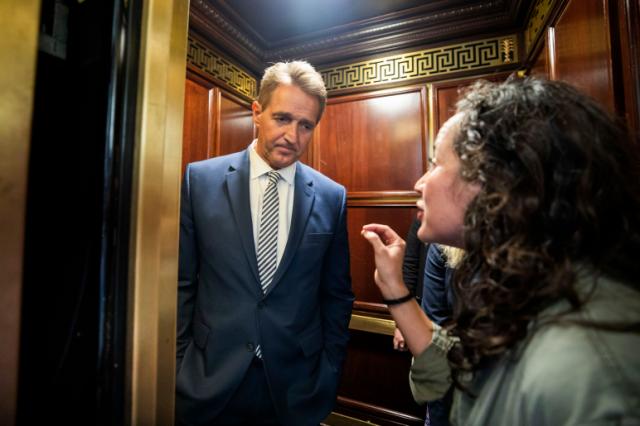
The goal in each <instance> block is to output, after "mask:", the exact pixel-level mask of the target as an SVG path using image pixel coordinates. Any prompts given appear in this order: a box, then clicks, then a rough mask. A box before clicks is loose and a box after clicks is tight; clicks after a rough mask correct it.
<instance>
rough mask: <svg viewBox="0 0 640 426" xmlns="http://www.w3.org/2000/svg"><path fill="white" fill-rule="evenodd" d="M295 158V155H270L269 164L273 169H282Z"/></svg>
mask: <svg viewBox="0 0 640 426" xmlns="http://www.w3.org/2000/svg"><path fill="white" fill-rule="evenodd" d="M297 159H298V158H297V157H296V156H295V155H275V156H273V157H271V161H270V163H269V165H270V166H271V167H273V168H274V169H284V168H285V167H287V166H290V165H291V164H293V163H295V162H296V160H297Z"/></svg>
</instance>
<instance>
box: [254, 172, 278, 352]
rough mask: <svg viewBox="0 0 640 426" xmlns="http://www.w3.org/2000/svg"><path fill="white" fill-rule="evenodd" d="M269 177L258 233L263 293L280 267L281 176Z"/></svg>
mask: <svg viewBox="0 0 640 426" xmlns="http://www.w3.org/2000/svg"><path fill="white" fill-rule="evenodd" d="M267 177H268V178H269V183H268V184H267V189H266V190H265V191H264V195H263V197H262V211H261V212H260V230H259V232H258V275H259V277H260V286H261V287H262V292H263V293H266V292H267V288H268V287H269V285H270V284H271V281H273V276H274V275H275V273H276V268H277V266H278V222H279V221H280V199H279V198H278V180H279V179H280V174H279V173H278V172H274V171H270V172H269V173H267ZM255 354H256V356H257V357H258V358H260V359H262V349H261V348H260V345H256V350H255Z"/></svg>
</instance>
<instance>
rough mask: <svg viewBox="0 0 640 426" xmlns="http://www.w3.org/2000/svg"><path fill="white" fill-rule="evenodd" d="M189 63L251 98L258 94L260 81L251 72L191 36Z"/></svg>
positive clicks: (188, 53)
mask: <svg viewBox="0 0 640 426" xmlns="http://www.w3.org/2000/svg"><path fill="white" fill-rule="evenodd" d="M187 63H189V64H191V65H193V66H195V67H197V68H198V69H200V70H201V71H203V72H204V73H206V74H208V75H210V76H212V77H214V78H216V79H218V80H222V81H223V82H224V83H225V84H227V85H228V86H229V87H230V88H231V89H233V90H235V91H237V92H238V93H241V94H243V95H245V96H249V97H250V98H255V97H256V96H257V95H258V82H257V80H256V79H255V78H254V77H253V76H251V74H249V73H248V72H247V71H245V70H244V69H242V67H240V65H237V64H235V63H233V62H232V61H230V60H228V59H227V58H224V57H223V56H222V55H220V54H219V53H218V52H216V51H214V50H212V49H210V48H209V47H207V46H205V45H204V44H203V43H201V42H200V41H198V40H195V39H194V38H192V37H191V36H189V46H188V48H187Z"/></svg>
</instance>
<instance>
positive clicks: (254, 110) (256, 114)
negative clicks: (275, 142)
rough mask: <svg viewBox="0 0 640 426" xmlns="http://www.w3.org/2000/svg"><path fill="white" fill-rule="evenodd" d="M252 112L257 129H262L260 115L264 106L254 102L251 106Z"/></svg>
mask: <svg viewBox="0 0 640 426" xmlns="http://www.w3.org/2000/svg"><path fill="white" fill-rule="evenodd" d="M251 112H252V114H253V122H254V123H255V125H256V127H260V114H262V106H261V105H260V103H259V102H258V101H253V103H252V104H251Z"/></svg>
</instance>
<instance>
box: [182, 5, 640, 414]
mask: <svg viewBox="0 0 640 426" xmlns="http://www.w3.org/2000/svg"><path fill="white" fill-rule="evenodd" d="M554 5H555V6H554V8H555V9H554V12H553V13H552V14H550V15H549V16H550V17H549V19H548V21H549V22H547V25H545V28H544V29H543V30H542V31H541V38H540V39H539V40H540V41H538V42H537V43H536V44H534V46H533V47H532V50H531V52H530V54H529V55H528V59H526V60H525V61H524V62H523V64H524V65H525V66H526V68H527V71H528V72H530V73H531V74H540V75H544V76H547V77H549V78H552V79H563V80H567V81H569V82H571V83H573V84H575V85H577V86H579V87H580V88H581V89H582V90H583V91H585V92H587V93H589V94H591V95H592V96H594V97H595V98H596V99H598V100H600V101H601V102H602V103H603V104H604V105H605V106H606V107H607V108H609V109H610V110H611V111H615V112H617V113H619V114H624V115H626V116H627V119H628V120H629V122H630V123H631V124H632V125H635V126H636V129H638V127H637V125H638V122H639V121H640V120H639V119H638V118H637V114H638V113H637V111H638V108H637V106H638V98H639V96H638V84H639V83H638V75H639V74H638V61H639V60H638V58H637V53H638V41H639V40H638V33H639V32H640V30H638V22H637V16H638V10H639V9H640V1H638V0H617V1H616V0H558V1H557V2H554ZM479 36H480V35H479ZM634 52H635V53H634ZM634 55H635V56H634ZM235 59H236V60H237V61H238V62H239V63H242V58H235ZM355 59H356V58H354V61H355ZM196 71H197V70H194V69H193V68H192V67H191V65H190V69H189V72H188V73H187V82H186V96H185V98H186V99H185V124H184V137H185V142H184V158H183V164H186V163H188V162H190V161H196V160H201V159H205V158H209V157H213V156H217V155H222V154H226V153H230V152H235V151H239V150H241V149H244V148H245V147H246V146H247V145H248V143H249V142H250V141H251V139H252V138H253V137H254V127H253V123H252V120H251V107H250V100H249V99H248V98H247V97H246V96H244V95H241V94H237V93H236V94H234V93H232V89H230V88H229V87H227V86H225V85H224V84H223V83H221V82H217V81H214V80H213V79H209V78H207V76H206V75H205V74H203V73H198V72H196ZM506 76H507V74H505V73H502V74H497V73H494V74H491V75H485V76H483V78H488V79H490V80H503V79H504V78H506ZM476 78H477V77H476V76H471V77H468V78H465V79H458V80H440V81H436V80H431V81H429V82H422V83H420V84H416V83H415V80H414V81H413V82H411V84H409V83H407V85H406V86H403V87H396V88H393V89H384V90H380V89H377V88H375V87H373V88H369V89H362V90H360V91H359V92H358V93H356V94H349V95H341V96H330V99H329V101H328V103H327V108H326V112H325V115H324V117H323V119H322V121H321V122H320V124H319V126H318V127H317V129H316V131H315V133H314V137H313V142H312V143H311V145H310V148H309V150H308V152H307V154H306V155H305V156H304V157H303V159H302V161H304V162H305V163H307V164H309V165H311V166H312V167H314V168H316V169H317V170H319V171H321V172H322V173H324V174H325V175H327V176H329V177H330V178H332V179H334V180H335V181H337V182H339V183H341V184H343V185H344V186H345V187H346V188H347V191H348V228H349V243H350V249H351V275H352V279H353V288H354V292H355V294H356V302H355V304H354V314H355V315H357V316H359V317H360V318H370V319H372V320H376V321H382V322H384V324H385V327H386V328H385V327H383V329H384V330H386V331H382V332H381V331H380V330H379V329H378V330H374V329H367V328H366V327H364V328H363V327H356V326H354V327H352V335H351V342H350V343H349V349H348V356H347V361H346V365H345V369H344V374H343V378H342V383H341V386H340V389H339V392H338V394H339V395H338V404H337V406H336V409H335V413H334V416H337V417H334V418H333V419H331V418H330V419H328V421H327V423H328V424H334V423H332V421H331V420H335V421H336V424H337V423H340V424H351V423H353V422H355V421H356V420H354V419H357V420H358V421H366V422H371V423H373V424H381V425H386V424H389V425H391V424H394V425H397V424H416V425H417V424H422V422H423V416H424V409H423V407H419V406H417V405H416V404H415V403H414V402H413V399H412V397H411V394H410V391H409V386H408V380H407V377H408V370H409V366H410V362H411V357H410V355H409V354H408V353H403V352H397V351H394V350H393V348H392V337H391V336H390V335H389V329H391V330H392V329H393V323H392V322H391V321H390V318H391V317H390V316H389V314H388V311H387V309H386V306H385V305H384V304H383V303H382V300H381V297H380V294H379V292H378V290H377V288H376V286H375V284H374V282H373V272H374V268H375V267H374V261H373V254H372V251H371V249H370V247H369V246H368V244H367V243H366V242H365V241H364V240H363V239H362V237H361V236H360V230H361V228H362V225H364V224H366V223H371V222H378V223H385V224H388V225H390V226H392V227H393V228H394V229H395V230H396V231H397V232H398V233H399V234H400V235H403V236H404V235H406V233H407V230H408V228H409V225H410V223H411V221H412V220H413V218H414V217H415V204H414V203H415V200H416V198H417V194H416V193H415V192H414V191H413V185H414V183H415V181H416V180H417V179H418V178H419V177H420V176H421V175H422V174H423V173H424V171H425V169H426V159H427V156H428V155H429V153H430V151H431V149H432V148H431V144H432V143H433V139H434V137H435V135H436V133H437V130H438V129H439V128H440V126H441V125H442V124H443V123H444V121H446V120H447V119H448V118H449V117H450V116H451V115H452V114H453V112H454V108H455V102H456V101H457V98H458V93H459V90H460V89H461V88H463V87H465V86H467V85H469V84H471V83H472V82H473V81H474V80H475V79H476ZM634 123H635V124H634ZM350 422H351V423H350Z"/></svg>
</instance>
